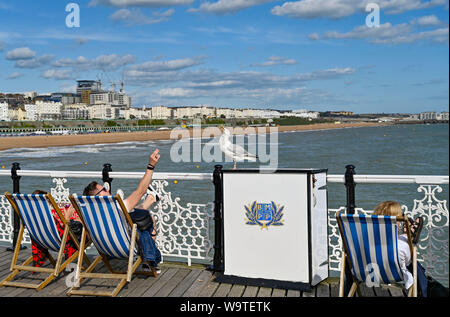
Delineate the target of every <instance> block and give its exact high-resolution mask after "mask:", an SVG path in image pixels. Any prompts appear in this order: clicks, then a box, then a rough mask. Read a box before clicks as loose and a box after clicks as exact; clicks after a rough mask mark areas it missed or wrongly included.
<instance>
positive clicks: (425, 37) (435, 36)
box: [310, 23, 449, 44]
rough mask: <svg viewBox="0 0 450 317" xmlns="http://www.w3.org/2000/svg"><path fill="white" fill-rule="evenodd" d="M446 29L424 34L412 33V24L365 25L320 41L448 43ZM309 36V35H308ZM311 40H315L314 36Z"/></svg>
mask: <svg viewBox="0 0 450 317" xmlns="http://www.w3.org/2000/svg"><path fill="white" fill-rule="evenodd" d="M448 31H449V29H448V27H446V28H439V29H435V30H430V31H424V32H414V29H413V23H402V24H397V25H392V24H390V23H385V24H381V25H380V26H379V27H374V28H369V27H367V26H365V25H363V26H358V27H356V28H354V29H353V30H352V31H349V32H345V33H340V32H337V31H331V32H327V33H325V34H324V35H323V36H322V39H351V40H355V39H366V40H368V41H369V42H371V43H375V44H404V43H414V42H417V41H432V42H438V43H445V42H448ZM310 36H311V35H310ZM313 39H316V38H315V36H314V38H313Z"/></svg>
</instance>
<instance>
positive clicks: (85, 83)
mask: <svg viewBox="0 0 450 317" xmlns="http://www.w3.org/2000/svg"><path fill="white" fill-rule="evenodd" d="M99 91H102V82H101V81H100V80H99V81H95V80H77V95H79V96H80V97H81V102H82V103H85V104H89V103H90V96H91V93H95V92H99Z"/></svg>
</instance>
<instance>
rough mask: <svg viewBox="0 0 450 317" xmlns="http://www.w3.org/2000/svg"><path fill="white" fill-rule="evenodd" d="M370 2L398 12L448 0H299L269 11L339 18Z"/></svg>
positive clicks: (301, 17)
mask: <svg viewBox="0 0 450 317" xmlns="http://www.w3.org/2000/svg"><path fill="white" fill-rule="evenodd" d="M371 2H374V3H376V4H378V5H379V7H380V9H381V10H383V13H386V14H400V13H403V12H406V11H410V10H420V9H425V8H431V7H435V6H441V5H446V4H447V3H448V0H428V1H422V0H378V1H373V0H300V1H289V2H285V3H283V4H282V5H278V6H275V7H274V8H273V9H272V11H271V12H272V14H274V15H278V16H288V17H291V18H300V19H315V18H328V19H340V18H344V17H347V16H350V15H353V14H355V13H356V12H365V8H366V6H367V4H368V3H371Z"/></svg>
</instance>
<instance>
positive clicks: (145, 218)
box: [130, 209, 153, 231]
mask: <svg viewBox="0 0 450 317" xmlns="http://www.w3.org/2000/svg"><path fill="white" fill-rule="evenodd" d="M130 217H131V220H132V221H133V223H135V224H136V225H137V228H138V230H139V231H146V230H150V229H151V228H152V227H153V219H152V216H150V213H149V212H148V210H145V209H135V211H134V212H132V213H130Z"/></svg>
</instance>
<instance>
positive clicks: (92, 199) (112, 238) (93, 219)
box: [68, 195, 156, 296]
mask: <svg viewBox="0 0 450 317" xmlns="http://www.w3.org/2000/svg"><path fill="white" fill-rule="evenodd" d="M69 199H70V201H71V202H72V204H73V206H74V208H75V209H76V210H77V212H78V215H79V216H80V218H81V220H82V222H83V233H82V237H81V245H82V246H83V244H84V241H85V239H86V234H87V235H89V237H90V239H91V240H92V242H93V244H94V246H95V247H96V249H97V251H98V253H99V256H98V257H97V258H96V259H95V260H94V262H93V263H92V264H91V266H89V267H88V268H87V269H86V270H85V271H84V272H83V271H82V270H81V265H80V260H79V263H78V266H77V271H76V276H75V279H76V280H77V284H76V285H75V286H74V287H72V289H71V290H69V292H68V295H74V294H77V295H96V296H116V295H117V294H118V293H119V291H120V290H121V289H122V287H123V286H124V285H125V284H126V282H129V281H131V277H132V275H133V274H134V273H136V274H145V275H152V276H156V271H155V270H153V271H152V272H136V269H137V267H138V266H139V265H140V264H141V262H142V258H141V256H138V258H137V260H136V261H135V262H134V260H133V258H134V256H135V255H139V252H138V250H137V245H138V235H137V234H138V233H137V227H136V224H133V223H132V221H131V218H130V216H129V214H128V211H127V209H126V207H125V205H124V203H123V201H122V198H121V197H120V196H119V195H117V196H114V197H112V196H77V195H70V196H69ZM111 258H115V259H128V269H127V271H126V272H117V271H114V270H113V269H112V267H111V265H110V263H109V261H108V259H111ZM100 260H102V261H103V263H104V264H105V266H106V268H107V269H108V271H109V272H110V274H105V273H91V272H92V271H93V270H94V268H95V266H96V265H97V264H98V263H99V262H100ZM133 262H134V263H133ZM85 278H109V279H111V278H116V279H119V280H120V282H119V284H118V285H117V286H116V288H115V289H114V290H113V291H112V292H93V291H83V290H79V289H78V288H79V287H80V282H81V280H83V279H85Z"/></svg>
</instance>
